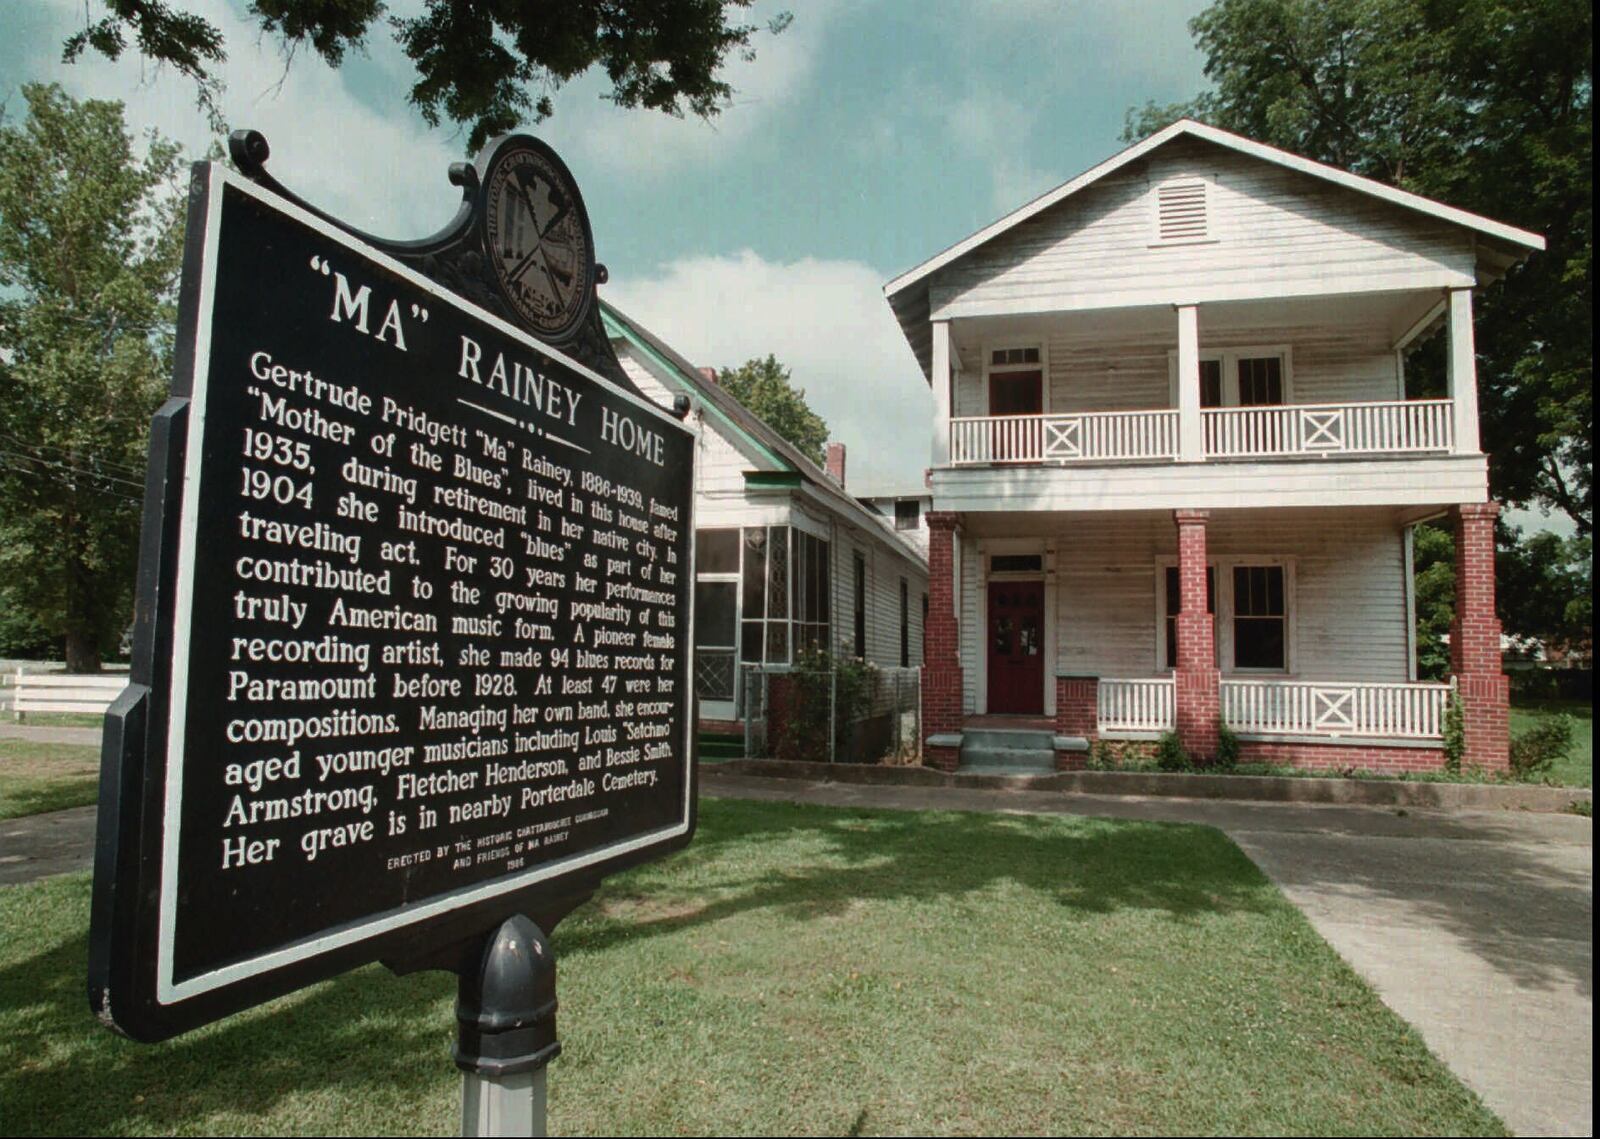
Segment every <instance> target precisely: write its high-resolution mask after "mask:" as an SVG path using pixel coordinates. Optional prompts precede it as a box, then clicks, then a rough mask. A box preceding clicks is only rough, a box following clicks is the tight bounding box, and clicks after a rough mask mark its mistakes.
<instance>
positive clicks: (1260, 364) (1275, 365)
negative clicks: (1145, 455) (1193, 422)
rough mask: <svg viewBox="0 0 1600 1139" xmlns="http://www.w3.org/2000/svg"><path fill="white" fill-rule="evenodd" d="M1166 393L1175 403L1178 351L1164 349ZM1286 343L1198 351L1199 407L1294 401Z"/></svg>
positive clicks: (1255, 405) (1176, 395)
mask: <svg viewBox="0 0 1600 1139" xmlns="http://www.w3.org/2000/svg"><path fill="white" fill-rule="evenodd" d="M1167 359H1168V369H1167V378H1168V387H1169V389H1170V390H1169V391H1168V396H1169V397H1170V399H1171V401H1172V402H1171V405H1170V406H1172V407H1176V406H1178V354H1177V353H1176V352H1168V354H1167ZM1292 371H1293V369H1292V367H1291V363H1290V358H1289V349H1288V347H1287V346H1274V347H1261V348H1254V347H1252V348H1213V349H1210V350H1207V349H1205V348H1203V347H1202V348H1201V350H1200V406H1201V407H1263V406H1275V405H1279V404H1286V403H1291V402H1293V400H1294V392H1293V380H1292Z"/></svg>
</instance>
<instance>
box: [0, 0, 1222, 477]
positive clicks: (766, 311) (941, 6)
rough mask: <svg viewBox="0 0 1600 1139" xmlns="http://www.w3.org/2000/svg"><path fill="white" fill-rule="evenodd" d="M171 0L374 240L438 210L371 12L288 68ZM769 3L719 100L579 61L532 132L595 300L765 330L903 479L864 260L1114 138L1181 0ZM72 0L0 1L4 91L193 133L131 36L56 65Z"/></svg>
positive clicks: (211, 5) (910, 403)
mask: <svg viewBox="0 0 1600 1139" xmlns="http://www.w3.org/2000/svg"><path fill="white" fill-rule="evenodd" d="M409 2H410V0H399V2H397V3H393V4H391V8H392V9H395V10H399V11H404V10H406V8H407V7H408V4H409ZM176 6H180V7H184V8H188V9H192V10H197V11H201V12H203V13H204V14H206V15H207V16H208V18H210V19H212V20H213V22H215V23H217V24H218V25H219V26H221V27H222V28H223V30H224V33H225V34H226V36H227V46H228V52H229V56H230V58H229V62H228V64H227V66H226V67H225V68H224V69H223V72H222V75H223V78H224V79H225V81H226V83H227V92H226V96H225V99H224V112H225V115H226V117H227V119H228V121H229V124H230V125H231V126H235V127H238V126H252V127H256V128H258V129H260V130H262V131H264V132H265V133H266V135H267V137H268V139H269V140H270V141H271V143H272V145H273V150H274V156H273V160H272V163H271V168H272V169H273V171H274V172H275V173H276V174H277V175H278V177H279V178H281V179H282V180H283V181H284V182H285V183H286V184H287V185H289V186H290V187H291V188H293V189H295V190H296V191H297V192H299V193H301V194H303V195H305V196H306V197H308V198H309V199H311V200H312V201H314V202H316V203H317V204H319V205H322V206H324V207H325V208H327V209H330V210H332V211H333V212H335V213H336V214H338V215H340V216H341V217H344V218H346V219H348V220H350V221H351V222H353V223H355V224H358V225H361V226H363V227H365V228H369V229H371V230H373V231H376V232H380V233H384V234H387V235H392V236H395V237H413V236H420V235H422V234H423V233H425V232H428V231H431V230H433V229H435V228H437V227H438V226H439V225H441V224H442V223H443V222H444V221H445V220H446V219H447V218H448V217H449V216H450V214H451V213H452V212H453V208H454V203H455V200H456V194H455V191H454V190H453V189H452V188H451V187H450V186H449V185H448V184H447V183H446V182H445V177H444V173H445V168H446V166H447V165H448V164H449V163H450V162H451V161H454V160H456V159H459V158H461V157H462V156H463V153H464V147H465V136H464V133H463V132H460V131H457V130H455V129H454V128H452V127H449V126H445V127H440V128H429V127H428V126H427V125H426V124H424V123H423V122H422V120H421V118H420V116H418V115H417V114H416V113H415V112H414V111H413V110H412V109H411V107H410V106H409V105H408V103H407V102H406V97H405V96H406V91H407V90H408V88H409V85H410V82H411V78H412V73H411V69H410V65H409V63H408V61H406V60H405V59H404V57H403V56H401V55H400V53H399V52H398V50H397V49H396V48H395V47H394V45H393V43H392V41H391V40H390V38H389V36H388V33H387V31H386V30H385V29H384V28H382V27H381V26H380V27H378V28H376V29H375V33H374V34H373V36H372V37H371V40H370V42H369V45H368V50H367V53H366V54H365V55H364V56H359V57H353V58H351V59H350V60H348V61H347V62H346V64H345V66H344V67H343V68H341V69H339V70H337V71H334V70H330V69H329V68H327V67H326V66H324V65H323V64H322V62H321V61H320V60H319V59H317V58H315V57H314V56H313V55H310V54H308V53H305V52H302V53H301V54H300V55H299V56H297V57H296V58H295V59H294V60H293V61H292V63H291V64H290V65H289V66H288V68H287V71H285V60H284V57H283V54H282V52H281V50H280V47H279V45H278V44H277V43H276V42H275V41H273V40H272V39H271V38H270V37H263V36H261V35H260V34H259V33H258V32H257V31H255V30H254V29H253V28H252V26H251V25H250V23H249V22H248V19H247V17H246V15H245V5H244V4H243V3H242V2H227V3H224V2H221V0H176ZM778 7H786V8H788V9H789V10H791V11H793V13H794V17H795V19H794V22H793V24H792V25H791V27H790V28H789V29H788V30H787V31H785V32H784V33H783V34H782V35H780V36H777V37H771V36H767V35H762V36H761V37H760V38H759V39H758V41H757V42H756V44H755V46H756V53H757V54H756V59H755V60H754V62H751V63H745V62H743V61H739V60H735V61H733V62H731V64H730V67H729V69H728V78H729V79H730V81H731V82H732V83H733V85H734V86H735V88H736V89H737V93H736V94H735V96H734V104H733V106H732V107H731V108H730V109H729V110H728V111H726V112H725V113H724V114H723V115H721V116H720V117H718V118H717V119H715V120H714V121H712V122H710V123H704V122H701V121H699V120H694V119H690V120H673V119H670V118H668V117H666V116H662V115H659V114H656V113H652V112H645V111H629V112H623V111H618V110H617V109H616V108H614V107H612V106H611V105H610V104H608V103H606V102H604V101H603V100H602V99H601V98H600V96H601V94H602V93H603V92H604V90H605V83H604V80H603V77H601V76H596V75H588V76H585V77H583V78H581V79H580V80H579V81H577V82H575V83H573V84H570V85H568V86H567V87H565V88H563V89H562V90H561V91H560V92H558V93H557V94H556V95H555V106H556V114H555V116H554V118H552V119H551V120H549V121H548V122H547V123H545V124H543V125H541V126H539V127H536V128H533V129H534V132H535V133H537V134H539V135H541V136H542V137H544V138H545V139H547V140H548V141H549V142H551V143H552V144H553V145H554V146H555V147H556V148H557V149H558V150H559V151H560V152H561V153H562V155H563V156H564V157H565V158H566V160H567V162H568V164H569V165H570V166H571V167H572V169H573V171H574V173H575V174H576V176H577V178H578V179H579V183H580V185H581V187H582V188H583V191H584V194H585V198H586V200H587V202H588V206H589V212H590V215H591V218H592V220H593V223H594V230H595V237H596V244H597V246H598V248H599V253H600V257H601V259H602V260H603V261H605V262H606V264H607V265H608V267H609V268H610V269H611V281H612V283H611V285H609V286H608V287H607V289H606V292H605V295H606V297H607V298H608V299H609V300H612V301H614V302H616V303H617V304H619V305H621V306H623V307H624V308H625V309H627V310H628V311H630V312H631V313H632V314H633V315H634V316H636V317H637V318H639V319H640V320H642V321H643V322H644V323H646V324H647V325H648V326H650V327H651V328H653V329H654V330H655V331H657V332H658V333H659V334H660V335H662V336H663V337H665V338H666V339H667V340H668V341H670V342H671V343H672V344H673V345H674V346H676V347H677V348H679V349H680V350H681V351H682V352H683V353H684V354H685V355H687V356H689V357H690V358H691V359H693V360H695V361H697V362H699V363H705V364H714V365H735V364H738V363H740V362H742V361H743V360H745V359H747V358H749V357H750V356H754V355H758V354H760V355H764V354H766V353H767V352H769V351H770V352H773V353H775V354H776V355H777V356H778V358H779V359H780V360H782V361H784V362H785V363H786V364H788V365H790V367H791V368H792V369H793V371H794V375H795V379H796V381H797V382H798V383H799V384H800V385H801V386H802V387H804V388H805V389H806V390H807V392H808V395H809V397H810V399H811V402H812V403H813V405H814V406H815V407H816V408H817V410H818V411H819V412H821V414H822V415H823V416H824V418H826V419H827V420H828V423H829V425H830V426H831V427H832V428H833V432H834V435H835V437H836V438H839V439H842V440H843V441H844V442H845V443H846V444H847V445H848V446H849V449H850V474H851V480H850V481H851V483H852V485H853V486H855V487H862V488H865V487H866V486H867V485H869V484H879V483H882V482H885V481H895V482H902V483H903V482H912V483H920V481H921V470H922V468H923V467H924V466H925V465H926V463H927V453H928V426H927V425H928V422H929V415H930V414H931V401H930V399H929V397H928V395H927V387H926V384H925V383H924V382H923V380H922V378H921V376H920V374H919V373H918V371H917V368H916V365H915V363H914V362H913V360H912V357H911V353H910V351H909V350H908V349H907V348H906V346H905V344H904V341H903V340H902V339H901V337H900V334H899V332H898V330H897V329H896V327H895V325H894V322H893V319H892V318H891V316H890V314H889V310H888V306H887V305H886V304H885V302H884V301H883V298H882V294H881V291H880V290H881V286H882V284H883V282H884V281H886V280H888V279H889V278H890V277H892V276H894V275H896V274H898V273H899V272H901V271H903V270H905V269H907V268H909V267H911V266H913V265H915V264H917V263H919V262H921V261H923V260H925V259H926V258H928V257H929V256H931V255H933V254H934V253H936V252H938V251H939V250H941V249H943V248H944V247H945V246H947V245H949V244H951V243H952V242H954V241H957V240H959V239H961V238H962V237H964V236H966V235H967V234H969V233H971V232H972V231H974V230H976V229H978V228H979V227H981V226H983V225H984V224H986V223H987V222H989V221H991V220H993V219H994V218H995V217H997V216H999V215H1000V214H1003V213H1005V212H1007V211H1009V210H1010V209H1012V208H1014V207H1016V206H1018V205H1020V204H1022V203H1023V202H1025V201H1026V200H1028V199H1029V198H1031V197H1033V196H1034V195H1036V194H1038V193H1040V192H1041V191H1043V190H1046V189H1049V188H1050V187H1052V186H1054V185H1056V184H1058V183H1060V182H1062V181H1065V180H1066V179H1067V178H1069V177H1071V176H1072V175H1074V174H1076V173H1078V172H1079V171H1081V170H1083V169H1085V168H1087V167H1089V166H1091V165H1093V164H1094V163H1096V162H1098V161H1099V160H1100V159H1102V158H1104V157H1105V156H1107V155H1108V154H1111V153H1113V152H1114V151H1116V150H1117V149H1119V148H1120V146H1121V144H1120V142H1119V141H1118V135H1119V132H1120V131H1121V128H1122V122H1123V116H1124V113H1125V112H1126V110H1127V109H1128V107H1130V106H1132V105H1135V104H1138V103H1142V102H1143V101H1144V100H1146V99H1155V100H1158V101H1163V102H1166V101H1172V100H1176V99H1179V98H1184V97H1187V96H1189V95H1192V94H1193V93H1194V92H1195V91H1197V90H1198V89H1199V88H1200V87H1201V86H1202V85H1203V83H1204V77H1203V75H1202V73H1201V62H1202V61H1201V58H1200V56H1199V54H1198V53H1197V52H1196V51H1195V50H1194V48H1193V45H1192V42H1191V40H1190V37H1189V33H1188V28H1187V24H1188V21H1189V19H1190V17H1191V16H1193V15H1194V14H1195V13H1196V12H1197V11H1198V10H1199V9H1200V8H1201V7H1203V3H1202V2H1201V0H1185V2H1178V0H1171V2H1166V0H1149V2H1142V0H1141V2H1133V0H1128V2H1101V3H1078V2H1049V0H996V2H992V3H980V2H971V0H967V2H956V0H948V2H946V0H929V2H924V3H910V2H889V0H883V2H861V0H857V2H855V3H840V2H835V0H789V2H788V3H786V4H783V5H778V6H774V5H767V6H766V7H765V8H764V9H763V8H757V9H756V10H755V13H754V15H753V18H752V22H755V23H765V19H766V17H767V16H768V15H769V14H770V13H771V11H774V10H776V9H777V8H778ZM98 8H99V5H98V4H97V3H95V4H92V5H91V10H92V11H94V14H95V15H96V16H98V14H99V12H98ZM84 11H85V7H84V4H83V3H82V0H32V2H29V3H18V2H16V0H12V2H10V3H6V4H4V5H0V32H3V34H0V98H4V99H5V101H6V103H7V105H8V107H9V108H11V109H12V110H11V113H13V114H14V113H15V108H16V107H17V106H18V103H19V100H18V98H17V96H16V90H17V87H18V86H19V85H20V84H21V83H22V82H24V81H27V80H34V79H37V80H55V81H58V82H60V83H61V84H62V85H63V86H65V87H66V88H67V89H68V90H69V91H70V92H72V93H73V94H74V95H77V96H79V97H85V96H94V97H99V98H117V99H121V100H123V101H124V102H125V103H126V104H127V107H128V116H129V119H130V122H131V124H132V125H133V126H135V127H136V128H145V127H155V128H157V129H159V130H160V131H162V132H163V133H164V134H166V135H168V136H170V137H173V138H176V139H178V140H180V141H181V142H183V143H184V144H185V145H186V146H187V147H189V148H190V149H191V150H192V151H193V152H195V153H199V152H201V151H203V150H204V149H205V147H206V145H207V143H208V142H209V137H208V135H207V132H206V129H205V125H204V120H203V119H202V118H201V117H200V115H199V114H198V113H197V112H196V111H195V109H194V106H193V103H194V98H193V95H194V93H193V88H192V87H191V86H190V85H189V84H188V83H187V81H185V80H184V79H183V78H182V77H181V76H178V75H176V74H173V73H171V72H170V71H169V72H155V71H152V70H151V69H150V68H149V67H148V66H146V65H143V64H141V63H140V62H139V61H138V60H137V58H135V57H133V56H132V55H131V53H130V55H129V57H127V58H125V59H123V60H121V61H119V62H117V63H110V62H108V61H106V60H104V59H102V58H99V57H94V56H85V58H84V59H83V60H82V61H81V62H79V63H77V64H75V65H70V66H68V65H63V64H62V63H61V62H60V56H61V42H62V40H63V39H64V38H65V37H66V36H67V35H69V34H70V33H71V32H72V31H73V30H74V29H76V28H77V27H81V26H82V23H83V20H84V18H85V17H84Z"/></svg>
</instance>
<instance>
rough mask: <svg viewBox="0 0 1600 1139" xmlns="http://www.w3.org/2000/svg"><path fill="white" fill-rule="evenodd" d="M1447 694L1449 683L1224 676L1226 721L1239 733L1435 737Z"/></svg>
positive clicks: (1441, 725)
mask: <svg viewBox="0 0 1600 1139" xmlns="http://www.w3.org/2000/svg"><path fill="white" fill-rule="evenodd" d="M1449 699H1450V686H1449V685H1448V684H1339V683H1322V682H1318V681H1300V680H1224V681H1223V682H1222V720H1223V722H1224V723H1225V724H1227V725H1228V727H1230V728H1231V729H1233V730H1234V731H1235V732H1238V733H1239V734H1241V735H1283V736H1368V737H1373V738H1384V739H1403V740H1435V739H1441V738H1443V735H1444V711H1445V705H1446V703H1447V702H1448V701H1449Z"/></svg>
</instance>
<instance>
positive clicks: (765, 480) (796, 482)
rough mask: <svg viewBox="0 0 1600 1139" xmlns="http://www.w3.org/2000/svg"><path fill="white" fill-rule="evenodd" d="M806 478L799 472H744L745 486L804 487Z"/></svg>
mask: <svg viewBox="0 0 1600 1139" xmlns="http://www.w3.org/2000/svg"><path fill="white" fill-rule="evenodd" d="M805 481H806V476H805V475H803V474H801V473H800V472H799V471H794V470H790V471H746V472H745V473H744V485H745V486H760V487H791V486H804V485H805Z"/></svg>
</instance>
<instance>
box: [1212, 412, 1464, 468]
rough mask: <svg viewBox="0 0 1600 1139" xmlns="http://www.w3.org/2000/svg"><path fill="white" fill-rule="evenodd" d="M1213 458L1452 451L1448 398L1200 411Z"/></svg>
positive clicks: (1453, 432)
mask: <svg viewBox="0 0 1600 1139" xmlns="http://www.w3.org/2000/svg"><path fill="white" fill-rule="evenodd" d="M1200 416H1201V424H1202V431H1203V438H1204V445H1205V455H1206V458H1208V459H1244V458H1263V457H1268V458H1271V457H1279V456H1285V455H1291V456H1292V455H1369V454H1411V453H1416V452H1449V451H1450V450H1451V449H1452V448H1453V447H1454V446H1455V431H1454V427H1453V420H1452V416H1451V403H1450V401H1449V400H1447V399H1413V400H1381V401H1373V402H1370V403H1345V404H1332V403H1325V404H1285V405H1282V406H1272V407H1218V408H1207V409H1206V410H1204V411H1202V412H1201V413H1200Z"/></svg>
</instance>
